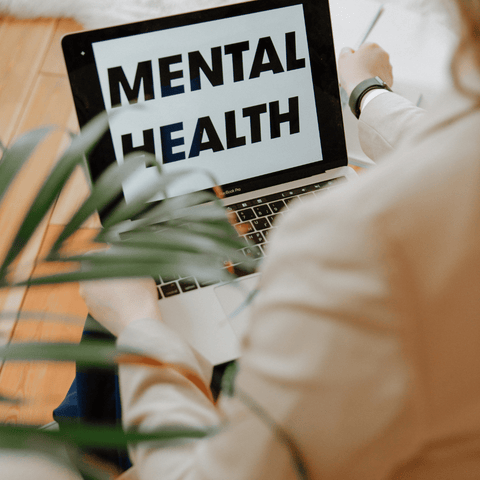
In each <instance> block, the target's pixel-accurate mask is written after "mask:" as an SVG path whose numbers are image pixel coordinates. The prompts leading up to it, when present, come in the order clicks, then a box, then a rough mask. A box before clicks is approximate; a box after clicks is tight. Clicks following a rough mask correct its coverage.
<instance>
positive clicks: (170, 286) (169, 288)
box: [160, 282, 180, 298]
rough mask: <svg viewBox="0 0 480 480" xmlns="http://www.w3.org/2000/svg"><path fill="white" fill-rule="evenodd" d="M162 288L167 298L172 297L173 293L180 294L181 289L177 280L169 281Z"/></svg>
mask: <svg viewBox="0 0 480 480" xmlns="http://www.w3.org/2000/svg"><path fill="white" fill-rule="evenodd" d="M160 288H161V289H162V293H163V295H164V297H165V298H168V297H172V296H173V295H178V294H179V293H180V289H179V288H178V285H177V284H176V282H173V283H167V284H166V285H162V286H161V287H160Z"/></svg>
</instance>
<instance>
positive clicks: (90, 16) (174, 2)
mask: <svg viewBox="0 0 480 480" xmlns="http://www.w3.org/2000/svg"><path fill="white" fill-rule="evenodd" d="M241 1H242V0H0V14H2V13H3V14H8V15H13V16H15V17H18V18H38V17H66V18H73V19H75V20H76V21H77V22H78V23H80V24H82V25H83V26H84V27H85V28H87V29H91V28H101V27H106V26H110V25H116V24H122V23H129V22H136V21H140V20H147V19H150V18H156V17H163V16H166V15H173V14H176V13H184V12H188V11H194V10H201V9H205V8H210V7H216V6H220V5H227V4H231V3H240V2H241Z"/></svg>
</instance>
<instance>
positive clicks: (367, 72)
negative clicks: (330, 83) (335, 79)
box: [338, 43, 393, 96]
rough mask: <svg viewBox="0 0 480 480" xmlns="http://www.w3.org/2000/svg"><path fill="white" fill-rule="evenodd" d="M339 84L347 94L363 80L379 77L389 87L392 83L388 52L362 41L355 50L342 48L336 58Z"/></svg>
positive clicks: (374, 44)
mask: <svg viewBox="0 0 480 480" xmlns="http://www.w3.org/2000/svg"><path fill="white" fill-rule="evenodd" d="M338 73H339V77H340V85H341V86H342V87H343V88H344V89H345V91H346V92H347V94H348V96H350V94H351V93H352V90H353V89H354V88H355V87H356V86H357V85H358V84H359V83H360V82H363V81H364V80H368V79H369V78H372V77H380V78H381V79H382V80H383V81H384V82H385V83H386V84H387V85H388V86H389V87H390V88H391V87H392V85H393V74H392V65H391V64H390V57H389V55H388V53H387V52H386V51H385V50H383V48H381V47H379V46H378V45H377V44H376V43H364V44H363V45H362V46H361V47H360V48H359V49H358V50H357V51H354V50H352V49H351V48H349V47H345V48H343V49H342V51H341V53H340V56H339V58H338Z"/></svg>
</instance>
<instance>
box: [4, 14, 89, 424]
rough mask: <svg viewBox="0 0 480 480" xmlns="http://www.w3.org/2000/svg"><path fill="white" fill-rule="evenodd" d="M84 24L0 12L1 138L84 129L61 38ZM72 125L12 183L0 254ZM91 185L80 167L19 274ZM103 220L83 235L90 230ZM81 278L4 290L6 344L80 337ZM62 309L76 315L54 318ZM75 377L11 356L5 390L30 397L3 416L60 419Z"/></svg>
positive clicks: (19, 420) (27, 270)
mask: <svg viewBox="0 0 480 480" xmlns="http://www.w3.org/2000/svg"><path fill="white" fill-rule="evenodd" d="M78 30H81V26H80V25H78V24H76V23H75V22H73V21H71V20H68V19H40V20H17V19H13V18H10V17H3V18H2V17H0V140H1V142H2V143H3V144H8V143H10V142H12V140H14V139H15V138H16V137H18V136H19V135H21V134H22V133H23V132H25V131H27V130H30V129H32V128H35V127H38V126H41V125H45V124H54V125H58V126H59V127H61V129H65V128H69V129H70V130H74V131H76V130H78V124H77V121H76V116H75V113H74V108H73V102H72V98H71V93H70V88H69V84H68V79H67V76H66V72H65V67H64V64H63V57H62V53H61V48H60V40H61V37H62V36H63V35H65V34H66V33H69V32H72V31H78ZM67 139H68V136H67V134H66V133H65V132H64V131H61V130H60V131H59V132H57V133H56V134H54V135H52V136H51V137H50V138H49V139H48V140H47V141H46V142H44V143H43V144H42V145H41V147H40V148H39V149H38V151H37V152H36V154H35V155H34V157H33V158H32V161H31V162H30V163H29V164H28V165H27V166H26V168H25V169H24V170H25V171H22V173H21V176H20V177H21V178H19V179H18V181H16V182H15V185H14V188H12V189H10V191H9V193H8V197H7V199H6V201H5V202H4V203H3V205H2V207H1V208H0V232H1V236H0V260H1V259H2V258H3V256H4V255H5V253H6V252H5V249H6V246H8V245H9V243H10V242H11V241H12V238H13V235H14V233H15V228H16V226H18V222H19V221H20V220H21V218H22V215H23V214H24V213H25V211H26V209H27V207H28V206H29V204H30V202H31V201H32V199H33V197H34V195H35V192H36V191H37V190H38V188H39V186H40V185H41V182H42V180H43V179H44V178H45V175H46V174H47V173H48V171H49V170H50V169H51V167H52V165H54V162H55V161H56V159H57V158H58V154H59V152H61V151H62V150H63V149H64V148H65V146H66V144H67ZM86 192H87V187H86V183H85V180H84V179H83V177H82V174H81V172H80V171H78V172H76V173H75V178H74V179H72V181H71V184H69V185H68V188H67V189H66V191H64V193H62V195H61V196H60V198H59V199H58V201H57V203H56V205H55V207H54V208H53V209H52V211H51V212H49V214H48V216H47V219H46V221H45V222H44V223H43V225H42V226H41V228H40V229H39V232H38V233H37V235H36V237H35V238H34V239H33V241H32V242H31V244H29V245H28V247H27V249H26V251H25V252H24V253H23V254H22V259H21V264H20V265H19V267H18V274H19V275H20V274H21V275H25V274H31V273H32V272H33V271H35V269H36V268H37V269H38V268H42V267H41V266H37V265H36V264H37V262H38V259H39V258H40V257H41V254H42V251H44V250H45V249H46V248H47V246H48V244H49V242H51V241H52V239H53V238H54V237H55V235H56V234H58V232H59V230H61V228H62V227H61V226H62V225H64V224H65V222H66V220H67V218H68V216H69V214H70V212H71V211H72V209H73V208H74V207H75V206H76V205H77V204H78V203H79V202H80V201H81V200H82V198H83V197H84V195H85V194H86ZM94 225H95V222H94V221H92V222H90V223H88V224H87V225H85V227H86V228H85V229H83V230H82V231H81V232H80V233H79V241H80V240H81V238H80V237H82V236H84V235H90V234H91V231H92V230H91V229H90V228H88V227H93V226H94ZM77 289H78V287H77V286H76V285H62V286H54V287H41V288H29V289H24V288H20V289H16V290H9V291H5V290H0V310H1V311H2V314H3V317H5V315H7V314H8V313H9V312H11V313H12V314H14V315H11V316H9V317H8V318H7V319H5V318H2V319H0V344H5V343H7V342H9V341H11V342H19V341H35V342H51V341H67V342H77V341H78V340H79V339H80V336H81V332H82V328H83V323H84V319H85V317H86V313H87V311H86V307H85V305H84V303H83V301H82V300H81V298H80V297H79V295H78V291H77ZM29 312H34V314H35V315H30V317H29ZM52 314H62V315H60V316H61V317H62V318H68V321H63V322H58V321H52ZM73 377H74V365H73V364H61V365H59V364H53V363H35V364H33V363H5V364H3V365H1V366H0V395H1V394H7V395H13V396H15V397H18V398H20V399H22V400H24V403H23V404H21V405H19V406H16V405H15V406H12V405H9V406H5V405H1V404H0V422H2V423H5V422H7V423H14V424H35V425H42V424H46V423H48V422H50V421H52V410H53V408H55V407H56V406H57V405H58V404H59V403H60V402H61V400H62V399H63V397H64V396H65V393H66V392H67V390H68V387H69V386H70V383H71V382H72V380H73Z"/></svg>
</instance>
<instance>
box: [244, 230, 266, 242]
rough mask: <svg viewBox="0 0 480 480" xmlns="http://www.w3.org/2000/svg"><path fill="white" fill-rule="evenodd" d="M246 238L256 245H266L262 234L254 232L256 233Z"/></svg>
mask: <svg viewBox="0 0 480 480" xmlns="http://www.w3.org/2000/svg"><path fill="white" fill-rule="evenodd" d="M245 238H246V239H247V240H248V241H250V242H252V243H255V244H257V245H258V244H259V243H265V239H264V238H263V235H262V234H261V233H260V232H254V233H249V234H248V235H245Z"/></svg>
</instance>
